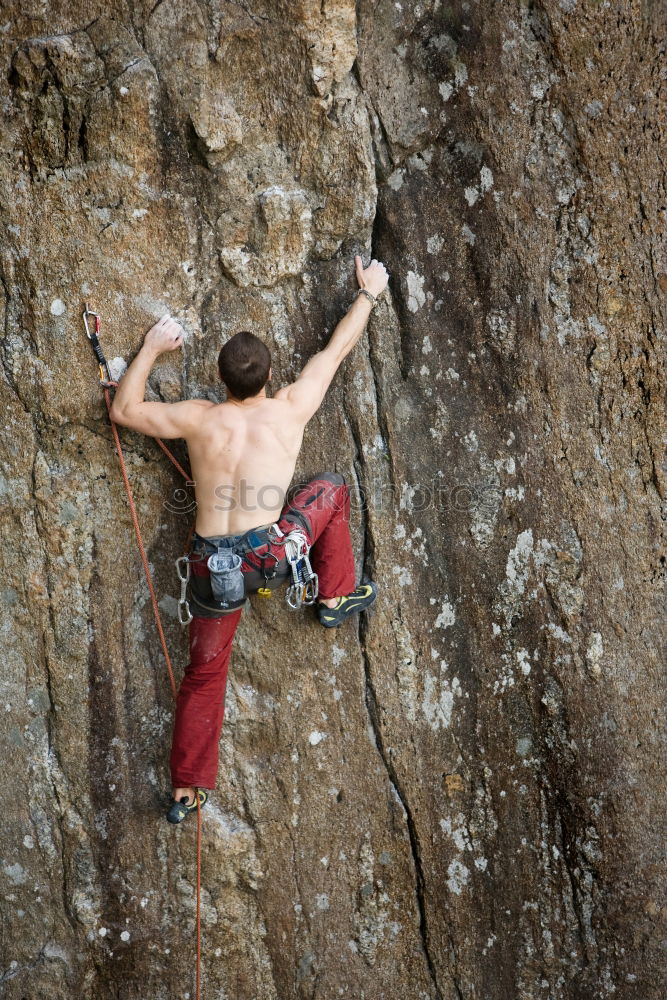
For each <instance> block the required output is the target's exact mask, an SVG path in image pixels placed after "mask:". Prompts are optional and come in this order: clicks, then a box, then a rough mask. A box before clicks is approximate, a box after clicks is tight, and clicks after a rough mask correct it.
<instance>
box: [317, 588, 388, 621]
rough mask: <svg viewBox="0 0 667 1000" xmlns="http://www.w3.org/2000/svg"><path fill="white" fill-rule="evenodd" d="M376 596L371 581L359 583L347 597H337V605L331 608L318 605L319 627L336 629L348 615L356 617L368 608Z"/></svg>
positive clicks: (376, 591) (375, 589)
mask: <svg viewBox="0 0 667 1000" xmlns="http://www.w3.org/2000/svg"><path fill="white" fill-rule="evenodd" d="M377 594H378V588H377V584H375V583H373V582H372V580H367V581H365V582H364V583H360V584H359V586H358V587H357V589H356V590H354V591H353V592H352V593H351V594H348V595H347V597H339V598H338V603H337V604H335V605H334V607H333V608H328V607H327V606H326V604H318V606H317V616H318V618H319V620H320V625H324V627H325V628H336V626H337V625H340V624H341V623H342V622H344V621H345V620H346V618H349V617H350V615H356V614H357V613H358V612H359V611H365V610H366V608H369V607H370V606H371V604H372V603H373V601H374V600H375V598H376V597H377Z"/></svg>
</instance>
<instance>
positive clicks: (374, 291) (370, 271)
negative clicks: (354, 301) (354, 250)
mask: <svg viewBox="0 0 667 1000" xmlns="http://www.w3.org/2000/svg"><path fill="white" fill-rule="evenodd" d="M354 263H355V267H356V270H357V281H358V282H359V288H365V289H367V291H369V292H370V293H371V295H375V296H376V297H377V296H378V295H379V294H380V292H383V291H384V290H385V288H386V287H387V282H388V281H389V276H388V275H387V271H386V268H385V266H384V264H381V263H380V261H379V260H375V258H373V260H372V261H371V262H370V264H369V265H368V267H367V268H364V266H363V264H362V263H361V257H360V256H359V254H357V255H356V257H355V258H354Z"/></svg>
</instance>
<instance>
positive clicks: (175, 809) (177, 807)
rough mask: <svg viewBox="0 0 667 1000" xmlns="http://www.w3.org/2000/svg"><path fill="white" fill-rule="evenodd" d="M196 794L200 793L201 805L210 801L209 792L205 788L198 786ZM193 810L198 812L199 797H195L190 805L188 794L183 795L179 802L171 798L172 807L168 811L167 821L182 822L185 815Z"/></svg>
mask: <svg viewBox="0 0 667 1000" xmlns="http://www.w3.org/2000/svg"><path fill="white" fill-rule="evenodd" d="M196 794H198V795H199V805H200V806H203V805H205V803H206V802H207V801H208V792H205V791H204V789H203V788H198V789H197V790H196ZM191 812H197V799H196V798H195V799H193V800H192V802H191V803H190V805H188V797H187V795H182V796H181V798H180V799H179V800H178V802H177V801H176V799H172V800H171V807H170V809H169V812H168V813H167V821H168V822H169V823H182V822H183V820H184V819H185V817H186V816H187V815H188V814H189V813H191Z"/></svg>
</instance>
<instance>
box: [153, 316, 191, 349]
mask: <svg viewBox="0 0 667 1000" xmlns="http://www.w3.org/2000/svg"><path fill="white" fill-rule="evenodd" d="M184 335H185V334H184V331H183V327H182V326H181V325H180V323H177V322H176V320H175V319H172V318H171V316H170V315H169V313H167V314H166V315H165V316H163V317H162V319H160V320H158V321H157V323H156V324H155V326H152V327H151V328H150V330H149V331H148V333H147V334H146V336H145V337H144V347H147V348H149V350H151V351H153V352H154V353H155V354H156V355H158V354H162V352H163V351H175V350H176V348H178V347H180V346H181V344H182V343H183V337H184Z"/></svg>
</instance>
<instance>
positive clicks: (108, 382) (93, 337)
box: [83, 303, 201, 1000]
mask: <svg viewBox="0 0 667 1000" xmlns="http://www.w3.org/2000/svg"><path fill="white" fill-rule="evenodd" d="M88 316H94V317H95V329H94V331H91V330H90V328H89V326H88V320H87V317H88ZM83 322H84V325H85V328H86V335H87V336H88V339H89V340H90V342H91V344H92V347H93V350H94V352H95V356H96V358H97V360H98V364H99V371H100V385H101V386H102V390H103V392H104V401H105V403H106V406H107V413H108V414H109V422H110V424H111V433H112V434H113V439H114V444H115V445H116V454H117V455H118V461H119V463H120V472H121V475H122V477H123V483H124V485H125V493H126V495H127V502H128V505H129V508H130V517H131V518H132V524H133V526H134V534H135V536H136V539H137V546H138V548H139V555H140V556H141V562H142V564H143V567H144V575H145V577H146V583H147V585H148V592H149V594H150V597H151V605H152V607H153V616H154V618H155V626H156V628H157V632H158V636H159V637H160V645H161V646H162V653H163V655H164V659H165V663H166V664H167V671H168V673H169V683H170V685H171V693H172V695H173V697H174V701H176V696H177V688H176V680H175V678H174V669H173V667H172V664H171V657H170V656H169V650H168V649H167V640H166V638H165V634H164V629H163V627H162V618H161V616H160V608H159V606H158V602H157V596H156V594H155V587H154V586H153V578H152V576H151V571H150V566H149V565H148V558H147V556H146V549H145V548H144V541H143V538H142V536H141V528H140V527H139V518H138V517H137V508H136V506H135V503H134V495H133V493H132V486H131V484H130V480H129V477H128V474H127V465H126V464H125V456H124V454H123V448H122V446H121V443H120V436H119V434H118V427H117V426H116V424H115V423H114V421H113V420H112V419H111V394H110V392H109V389H110V388H111V387H115V386H116V384H117V383H116V382H114V381H113V380H112V379H111V376H110V372H109V366H108V364H107V362H106V360H105V358H104V354H103V352H102V348H101V347H100V343H99V340H98V334H99V332H100V317H99V315H98V314H97V313H94V312H92V311H91V310H90V309H89V308H88V304H87V303H86V308H85V310H84V313H83ZM155 440H156V441H157V443H158V444H159V446H160V448H161V449H162V451H163V452H164V453H165V455H166V456H167V457H168V458H169V460H170V461H171V462H172V464H173V465H174V466H175V467H176V468H177V469H178V471H179V472H180V473H181V475H182V476H183V478H184V479H185V480H186V482H188V483H192V479H191V477H190V476H189V475H188V474H187V472H186V471H185V469H184V468H183V467H182V466H181V465H180V464H179V462H178V461H177V459H176V458H175V457H174V455H172V453H171V451H170V450H169V448H167V446H166V445H165V444H164V442H163V441H161V440H160V438H155ZM193 530H194V527H192V528H190V534H189V535H188V541H187V544H186V552H187V551H188V549H189V548H190V539H191V538H192V532H193ZM195 796H196V799H197V917H196V923H197V963H196V969H195V983H196V985H195V998H196V1000H201V803H200V801H199V789H198V788H195Z"/></svg>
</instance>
